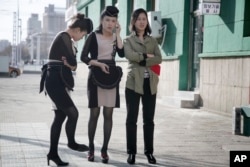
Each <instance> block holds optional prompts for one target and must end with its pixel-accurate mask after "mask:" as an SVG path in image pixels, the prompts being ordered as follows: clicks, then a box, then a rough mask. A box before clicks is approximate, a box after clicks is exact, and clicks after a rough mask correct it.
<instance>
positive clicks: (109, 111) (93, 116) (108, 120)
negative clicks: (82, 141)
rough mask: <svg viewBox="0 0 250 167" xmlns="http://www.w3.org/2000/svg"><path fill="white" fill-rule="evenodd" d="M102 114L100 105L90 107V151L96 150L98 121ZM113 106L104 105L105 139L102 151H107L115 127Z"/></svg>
mask: <svg viewBox="0 0 250 167" xmlns="http://www.w3.org/2000/svg"><path fill="white" fill-rule="evenodd" d="M99 115H100V107H96V108H91V109H90V118H89V125H88V135H89V148H90V151H94V138H95V132H96V126H97V121H98V118H99ZM112 117H113V107H103V118H104V125H103V131H104V139H103V146H102V149H101V152H107V149H108V143H109V139H110V136H111V132H112V127H113V119H112Z"/></svg>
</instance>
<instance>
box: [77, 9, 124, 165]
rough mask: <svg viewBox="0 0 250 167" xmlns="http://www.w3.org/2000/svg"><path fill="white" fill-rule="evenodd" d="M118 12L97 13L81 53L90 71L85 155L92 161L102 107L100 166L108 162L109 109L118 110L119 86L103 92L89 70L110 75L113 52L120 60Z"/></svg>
mask: <svg viewBox="0 0 250 167" xmlns="http://www.w3.org/2000/svg"><path fill="white" fill-rule="evenodd" d="M118 13H119V10H118V9H117V8H116V7H114V6H107V7H106V8H105V9H104V11H103V12H102V14H101V19H100V20H101V23H100V26H99V27H98V29H97V30H96V31H95V32H93V33H91V34H90V35H89V36H88V39H87V40H86V42H85V44H84V48H83V50H82V54H81V60H82V61H83V62H84V63H86V64H87V65H89V68H90V72H89V78H88V99H89V104H88V107H89V108H90V118H89V124H88V135H89V150H90V151H89V153H88V161H94V150H95V148H94V137H95V131H96V126H97V121H98V118H99V114H100V107H103V117H104V128H103V129H104V140H103V145H102V149H101V158H102V162H103V163H108V160H109V156H108V153H107V150H108V143H109V139H110V136H111V131H112V125H113V121H112V115H113V108H114V107H117V108H118V107H120V97H119V83H118V84H117V85H116V86H115V87H113V88H111V89H107V88H102V87H101V86H100V85H99V86H97V85H96V84H95V83H94V82H93V78H92V72H93V71H92V69H93V68H100V69H101V70H100V71H103V74H101V75H99V76H100V77H103V76H105V75H106V74H110V72H111V66H113V65H115V55H116V52H118V55H119V56H120V57H124V53H123V43H122V39H121V37H120V31H121V29H120V25H119V23H118V20H117V17H118ZM89 53H90V57H89ZM112 79H113V78H111V80H112ZM101 80H102V79H101ZM103 80H105V78H103Z"/></svg>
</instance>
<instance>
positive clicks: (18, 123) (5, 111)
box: [0, 74, 250, 167]
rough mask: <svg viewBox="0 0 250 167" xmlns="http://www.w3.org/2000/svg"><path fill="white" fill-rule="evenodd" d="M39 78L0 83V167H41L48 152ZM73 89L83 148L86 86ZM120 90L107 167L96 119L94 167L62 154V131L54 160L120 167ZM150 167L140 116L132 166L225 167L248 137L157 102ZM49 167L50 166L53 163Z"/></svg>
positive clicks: (79, 82) (47, 117)
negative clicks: (155, 160)
mask: <svg viewBox="0 0 250 167" xmlns="http://www.w3.org/2000/svg"><path fill="white" fill-rule="evenodd" d="M39 79H40V75H39V74H23V75H22V76H20V77H18V78H15V79H13V78H7V77H0V167H45V166H47V160H46V154H47V152H48V146H49V128H50V124H51V122H52V119H53V112H52V111H51V110H50V101H49V98H48V97H45V96H44V94H40V95H39V94H38V88H39ZM75 79H76V88H75V91H74V92H73V93H72V97H73V99H74V101H75V102H76V105H77V107H78V109H79V120H78V125H77V132H76V140H77V141H78V142H79V143H85V144H87V141H88V140H87V121H88V116H89V111H88V109H87V107H86V106H87V99H86V83H85V82H86V80H85V79H84V78H83V77H81V76H80V75H78V74H77V75H76V76H75ZM123 92H124V90H123V89H121V102H122V104H121V108H120V109H115V112H114V115H113V119H114V125H113V131H112V136H111V140H110V144H109V155H110V161H109V163H108V164H102V162H101V160H100V152H99V150H100V148H101V144H102V140H103V137H102V135H103V133H102V124H103V119H102V115H100V118H99V122H98V127H97V132H96V138H95V145H96V150H97V152H96V158H95V162H88V161H87V159H86V153H81V152H75V151H72V150H70V149H68V148H67V140H66V136H65V130H64V129H62V134H61V138H60V145H59V154H60V156H61V158H62V159H63V160H64V161H68V162H69V163H70V165H69V166H70V167H85V166H86V167H91V166H98V167H100V166H113V167H123V166H124V167H126V166H130V165H128V164H127V163H126V159H127V155H126V140H125V118H126V109H125V104H124V93H123ZM155 124H156V125H155V153H154V154H155V156H156V158H157V164H156V165H150V164H148V163H147V160H146V157H145V156H144V155H143V133H142V117H141V112H140V116H139V119H138V155H137V158H136V164H135V165H133V166H138V167H139V166H167V167H168V166H169V167H170V166H171V167H172V166H176V167H191V166H192V167H217V166H218V167H224V166H225V167H226V166H229V151H230V150H250V140H249V137H245V136H239V135H232V120H231V118H230V117H226V116H221V115H217V114H213V113H209V112H205V111H201V110H198V109H196V110H192V109H178V108H171V107H168V106H165V105H164V102H162V101H161V99H158V104H157V112H156V115H155ZM50 164H51V166H55V164H54V163H53V162H51V163H50Z"/></svg>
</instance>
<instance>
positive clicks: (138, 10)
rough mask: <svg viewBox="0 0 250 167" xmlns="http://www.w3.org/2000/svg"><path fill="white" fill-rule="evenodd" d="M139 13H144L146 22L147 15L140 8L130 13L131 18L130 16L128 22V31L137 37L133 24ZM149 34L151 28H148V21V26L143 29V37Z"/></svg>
mask: <svg viewBox="0 0 250 167" xmlns="http://www.w3.org/2000/svg"><path fill="white" fill-rule="evenodd" d="M141 13H144V14H145V15H146V17H147V21H148V14H147V11H146V10H144V9H142V8H139V9H136V10H134V12H133V13H132V16H131V20H130V26H129V30H130V32H135V33H136V35H137V32H136V28H135V22H136V20H137V19H138V17H139V15H140V14H141ZM151 32H152V30H151V27H150V25H149V21H148V24H147V26H146V29H145V33H144V36H145V35H150V34H151Z"/></svg>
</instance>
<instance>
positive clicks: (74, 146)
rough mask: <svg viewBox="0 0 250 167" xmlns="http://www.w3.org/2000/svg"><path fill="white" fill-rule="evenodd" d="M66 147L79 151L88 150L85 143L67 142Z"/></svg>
mask: <svg viewBox="0 0 250 167" xmlns="http://www.w3.org/2000/svg"><path fill="white" fill-rule="evenodd" d="M68 147H69V148H70V149H72V150H75V151H79V152H85V151H89V147H88V146H86V145H85V144H77V143H75V144H68Z"/></svg>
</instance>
